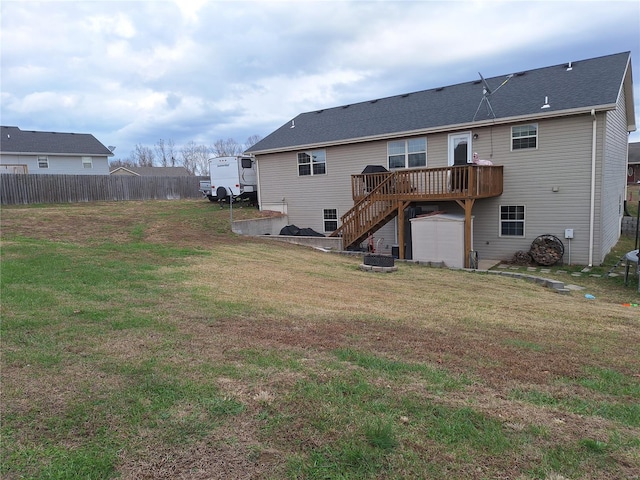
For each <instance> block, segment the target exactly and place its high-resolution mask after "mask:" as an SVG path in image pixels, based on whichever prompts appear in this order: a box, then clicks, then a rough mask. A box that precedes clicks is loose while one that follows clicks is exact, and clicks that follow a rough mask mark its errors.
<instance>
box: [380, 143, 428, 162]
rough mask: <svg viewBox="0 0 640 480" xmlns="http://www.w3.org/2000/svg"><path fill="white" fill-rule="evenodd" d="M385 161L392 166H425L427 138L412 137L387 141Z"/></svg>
mask: <svg viewBox="0 0 640 480" xmlns="http://www.w3.org/2000/svg"><path fill="white" fill-rule="evenodd" d="M387 161H388V165H389V170H391V169H392V168H418V167H426V166H427V139H426V138H412V139H409V140H394V141H393V142H388V143H387Z"/></svg>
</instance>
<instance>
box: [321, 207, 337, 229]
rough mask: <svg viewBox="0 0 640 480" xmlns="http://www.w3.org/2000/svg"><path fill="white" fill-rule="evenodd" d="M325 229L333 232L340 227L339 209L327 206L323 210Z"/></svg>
mask: <svg viewBox="0 0 640 480" xmlns="http://www.w3.org/2000/svg"><path fill="white" fill-rule="evenodd" d="M322 216H323V222H324V231H325V232H333V231H335V230H337V229H338V210H336V209H335V208H325V209H324V210H323V211H322Z"/></svg>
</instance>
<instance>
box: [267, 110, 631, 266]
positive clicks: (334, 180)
mask: <svg viewBox="0 0 640 480" xmlns="http://www.w3.org/2000/svg"><path fill="white" fill-rule="evenodd" d="M619 116H622V118H624V113H623V112H620V113H618V114H616V116H615V118H616V121H617V119H618V117H619ZM604 118H605V116H604V114H598V125H599V130H598V132H599V135H602V133H601V132H602V131H603V130H604ZM609 122H610V123H612V122H613V120H610V121H609ZM528 123H531V122H528ZM535 123H537V125H538V147H537V148H536V149H522V150H515V151H512V150H511V126H510V125H500V126H493V127H484V128H477V129H473V130H472V133H473V134H477V135H478V138H477V139H474V140H472V142H473V144H472V146H471V149H472V151H473V152H477V153H478V155H479V157H480V158H481V159H487V160H491V161H492V162H493V163H494V164H495V165H503V167H504V192H503V194H502V195H501V196H500V197H496V198H489V199H479V200H476V202H475V204H474V207H473V216H474V232H473V242H474V245H473V247H474V250H476V251H477V252H478V255H479V257H480V258H481V259H492V260H509V259H511V258H512V257H513V254H514V253H515V252H517V251H518V250H525V251H528V250H529V248H530V246H531V242H533V240H534V239H535V238H536V237H538V236H539V235H545V234H551V235H555V236H557V237H558V238H560V239H561V240H562V242H563V243H564V246H565V258H564V261H565V262H571V263H573V264H582V265H585V264H587V263H588V260H589V219H590V185H591V140H592V125H593V124H592V117H591V116H590V115H589V114H582V115H575V116H571V117H561V118H555V119H543V120H540V121H538V122H535ZM516 125H519V124H516ZM611 129H613V130H616V131H617V130H619V129H620V128H619V126H615V125H611ZM463 131H470V130H463ZM401 138H402V137H401ZM448 141H449V133H448V132H446V133H436V134H431V135H428V136H427V167H431V168H434V167H444V166H447V164H448ZM611 143H612V144H615V145H616V146H618V143H619V140H618V139H616V141H615V142H614V141H611ZM601 145H602V141H600V140H599V141H598V147H599V148H598V149H599V150H600V147H601ZM296 153H297V152H288V153H278V154H268V155H259V156H258V162H259V171H260V185H261V186H260V188H261V205H268V204H278V203H282V199H283V198H284V199H285V201H284V203H285V204H286V211H287V213H288V215H289V221H290V222H291V223H293V224H295V225H297V226H298V227H301V228H302V227H310V228H313V229H314V230H317V231H319V232H323V218H322V211H323V209H324V208H335V209H337V210H338V217H340V216H342V215H344V214H345V213H346V212H347V210H349V209H350V208H351V207H352V206H353V199H352V197H351V181H350V178H351V175H352V174H357V173H361V172H362V170H363V169H364V167H365V166H366V165H383V166H385V167H386V166H387V141H374V142H366V143H359V144H352V145H346V146H334V147H329V148H327V149H326V158H327V160H326V161H327V163H326V172H327V173H326V175H317V176H316V175H313V176H303V177H299V176H298V170H297V157H296ZM617 156H618V154H617V153H616V159H617ZM597 159H598V161H600V158H599V157H597ZM598 173H602V172H599V171H597V172H596V174H598ZM607 175H608V176H610V177H614V176H615V175H614V174H607ZM624 178H625V177H624V176H622V179H623V181H624ZM606 181H608V180H605V182H606ZM554 187H557V189H558V191H557V192H553V189H554ZM605 188H606V185H605ZM601 190H602V184H601V182H600V181H599V180H598V181H597V182H596V204H595V210H596V228H598V226H599V220H598V219H600V218H601V216H602V214H603V208H604V207H603V202H604V201H605V200H602V201H601V200H600V198H601V195H600V192H601ZM606 201H607V202H610V199H607V200H606ZM501 205H524V206H525V236H524V237H508V236H502V237H501V236H500V206H501ZM616 205H617V201H616ZM421 206H422V207H424V208H425V209H433V208H435V207H437V208H438V209H439V210H444V211H447V212H449V213H463V210H462V209H461V207H460V206H458V205H457V204H456V203H455V202H448V203H444V202H443V203H440V204H438V203H429V204H422V205H421ZM610 208H612V207H610ZM616 208H617V207H616ZM616 214H617V210H616ZM607 215H609V213H607ZM616 221H617V219H616ZM568 228H571V229H573V231H574V238H573V239H572V240H571V243H570V244H569V242H568V241H567V240H566V239H565V238H564V232H565V229H568ZM596 231H597V230H596ZM323 233H325V232H323ZM379 239H383V240H382V241H381V244H380V250H382V251H385V252H388V251H390V248H391V246H392V245H394V244H396V243H397V241H398V238H397V228H396V220H395V219H394V220H392V221H390V222H389V223H388V224H387V225H385V226H383V227H382V228H381V229H380V230H378V231H377V232H375V233H374V242H375V243H376V245H378V244H377V241H378V240H379ZM406 240H407V242H408V241H409V240H410V237H409V238H407V239H406ZM600 243H602V242H600ZM607 243H608V244H609V243H611V239H608V240H607ZM365 244H366V242H365ZM607 248H610V247H607ZM598 249H599V250H597V251H598V252H599V253H598V255H596V257H597V258H595V259H594V262H597V263H600V262H601V260H602V259H601V257H602V255H601V254H600V252H601V251H602V248H601V247H600V246H598Z"/></svg>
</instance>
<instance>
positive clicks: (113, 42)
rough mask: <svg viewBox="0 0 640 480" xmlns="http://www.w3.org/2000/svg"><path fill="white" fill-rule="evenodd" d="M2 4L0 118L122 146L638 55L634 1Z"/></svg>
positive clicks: (247, 128) (211, 136) (238, 134)
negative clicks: (614, 56)
mask: <svg viewBox="0 0 640 480" xmlns="http://www.w3.org/2000/svg"><path fill="white" fill-rule="evenodd" d="M0 14H1V15H0V22H1V24H0V27H1V28H0V49H1V51H0V53H1V57H0V59H1V60H0V61H1V65H0V66H1V67H2V79H1V80H2V84H1V89H2V95H1V99H2V100H1V101H2V103H1V108H2V119H3V122H5V123H9V124H13V125H18V126H21V127H23V128H29V129H42V130H52V129H53V128H54V127H55V128H64V129H65V131H76V130H80V127H82V130H83V131H87V130H90V131H91V133H94V135H96V136H97V137H98V138H99V139H100V140H101V141H103V143H108V144H112V145H119V148H118V153H119V154H120V155H126V154H127V153H128V152H129V151H130V150H131V149H132V147H133V146H134V145H135V144H137V143H140V144H148V143H151V144H153V143H154V142H156V141H157V140H158V139H159V138H165V139H168V138H172V140H174V141H175V143H176V144H181V143H186V142H188V141H189V140H196V141H198V140H197V139H208V141H207V142H206V143H212V142H213V141H214V140H215V139H216V138H227V137H234V138H236V139H237V140H239V141H243V140H244V139H245V138H246V137H247V136H249V135H251V134H259V135H262V136H264V135H266V134H268V133H270V131H272V130H273V129H275V128H277V127H279V126H280V125H282V124H284V123H286V122H287V121H288V120H289V119H291V118H292V117H294V116H295V115H297V114H298V113H301V112H304V111H309V110H314V109H319V108H328V107H332V106H336V105H339V104H343V103H354V102H357V101H364V100H367V99H371V98H379V97H384V96H389V95H395V94H398V93H404V92H408V91H413V90H418V89H423V88H433V87H436V86H440V85H448V84H451V83H458V82H463V81H468V80H470V79H474V78H475V77H476V76H477V72H478V71H479V70H480V71H482V73H483V74H484V75H485V76H495V75H502V74H507V73H511V72H513V71H518V70H522V69H528V68H537V67H543V66H546V65H553V64H556V63H561V62H564V61H568V60H572V59H573V60H579V59H582V58H589V57H593V56H599V55H605V54H610V53H616V52H619V51H625V50H632V53H633V56H634V57H633V58H634V60H633V61H634V63H635V64H636V69H638V68H640V67H638V65H640V59H639V58H638V54H639V52H638V50H640V33H639V32H638V27H637V25H638V24H637V20H638V18H639V16H640V6H638V4H637V2H636V3H634V2H616V1H613V2H497V1H491V2H470V1H456V2H437V1H415V2H379V1H351V2H349V1H331V2H329V1H323V2H258V1H255V2H242V1H239V2H230V1H229V2H227V1H205V0H197V1H195V2H190V1H181V0H178V1H175V2H168V1H159V2H151V1H149V2H146V1H137V2H112V1H91V2H31V1H23V2H13V1H3V2H2V3H0ZM638 79H640V76H639V75H636V82H638V81H639V80H638ZM638 102H640V90H639V89H636V103H637V104H638ZM36 113H37V115H36ZM636 113H637V114H638V115H639V116H640V106H637V107H636ZM172 135H175V137H171V136H172ZM639 135H640V134H639Z"/></svg>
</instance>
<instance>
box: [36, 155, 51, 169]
mask: <svg viewBox="0 0 640 480" xmlns="http://www.w3.org/2000/svg"><path fill="white" fill-rule="evenodd" d="M38 168H49V157H38Z"/></svg>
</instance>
